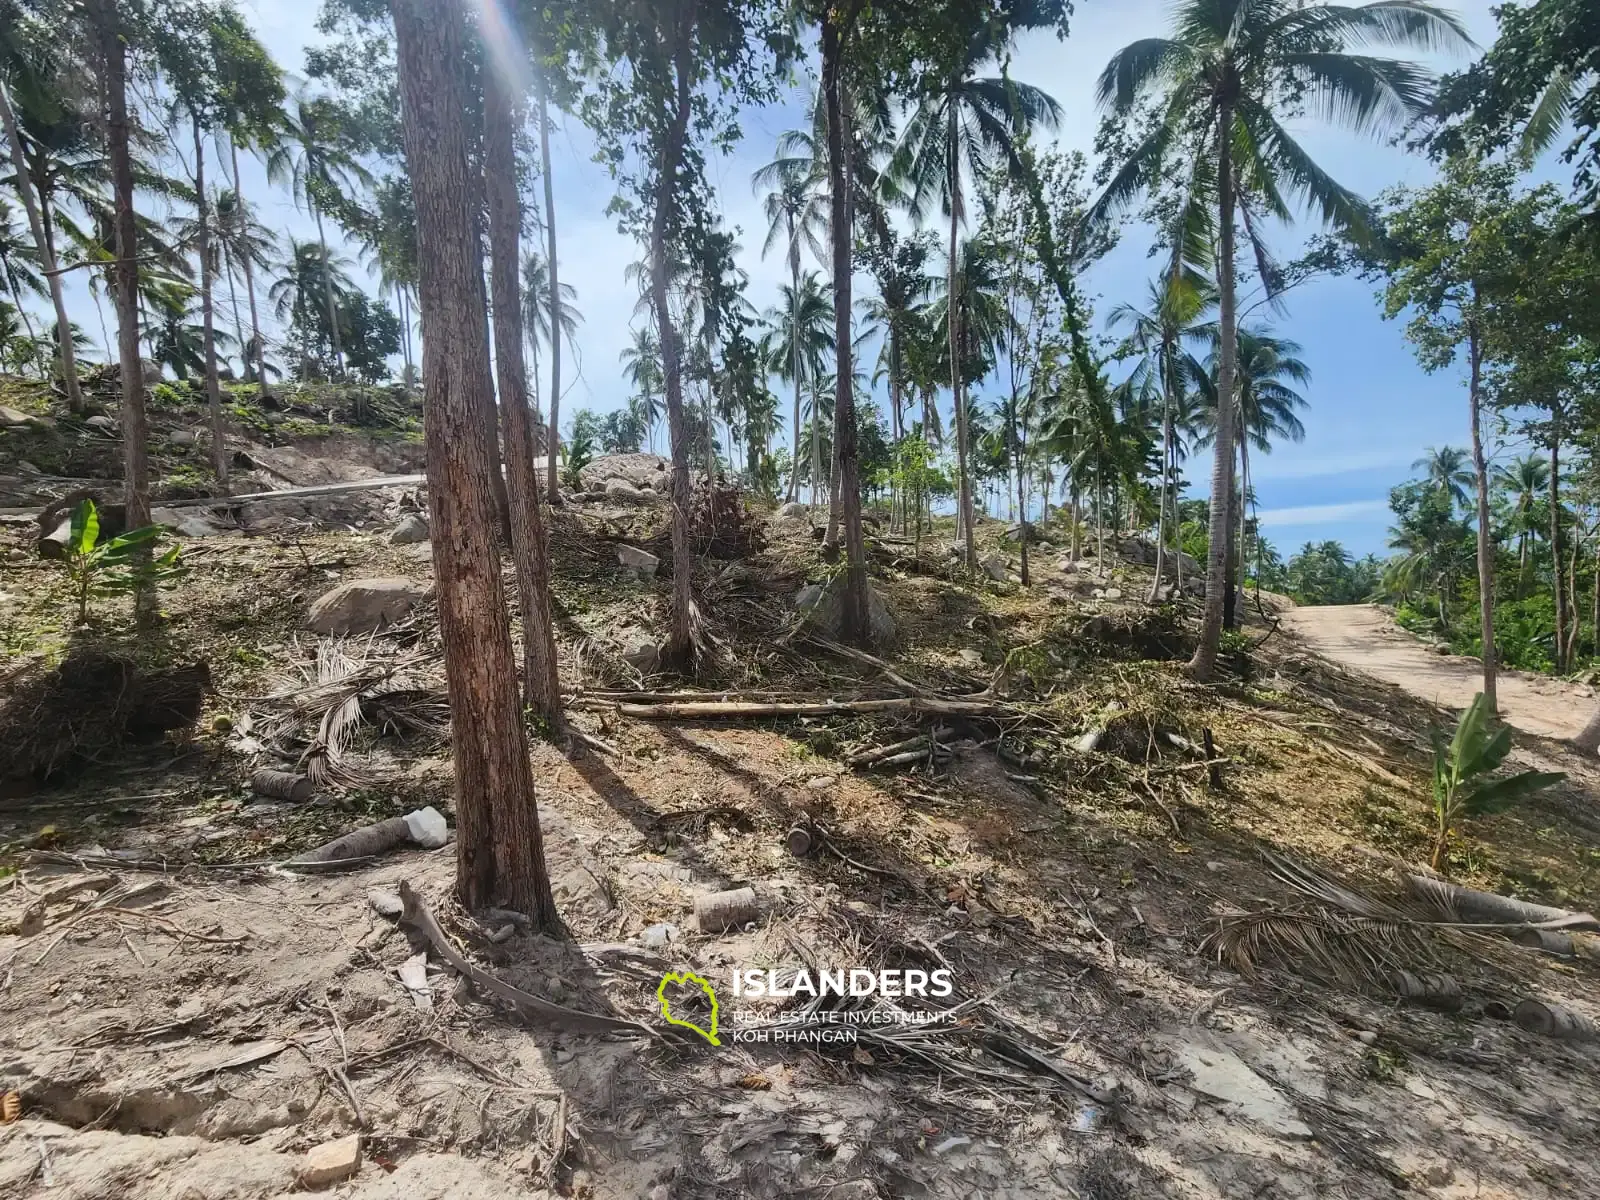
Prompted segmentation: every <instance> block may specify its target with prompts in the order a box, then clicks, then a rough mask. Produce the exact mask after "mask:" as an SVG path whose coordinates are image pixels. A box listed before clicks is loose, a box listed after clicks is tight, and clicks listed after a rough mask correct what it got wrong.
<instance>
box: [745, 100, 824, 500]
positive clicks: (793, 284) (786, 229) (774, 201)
mask: <svg viewBox="0 0 1600 1200" xmlns="http://www.w3.org/2000/svg"><path fill="white" fill-rule="evenodd" d="M814 150H815V142H814V139H812V138H811V137H810V136H809V135H807V134H803V133H801V132H799V131H797V130H791V131H789V132H788V133H785V134H783V135H782V136H780V137H779V138H778V146H777V154H776V157H774V158H773V160H772V161H771V162H770V163H767V164H766V165H765V166H764V167H761V168H760V169H759V170H757V171H756V172H755V174H754V175H752V176H751V179H750V182H751V185H752V186H753V187H754V188H755V189H756V192H757V194H758V195H759V194H760V193H761V192H762V190H763V189H765V192H766V194H765V197H764V198H763V200H762V211H763V213H764V214H765V215H766V218H767V236H766V240H765V241H764V242H762V244H761V257H763V258H765V257H766V256H767V253H768V251H770V250H771V249H772V248H773V247H774V246H776V245H778V243H779V242H780V241H781V242H782V243H783V248H784V257H785V259H786V260H787V261H788V264H789V295H788V299H789V303H790V304H791V306H792V305H797V304H799V303H800V300H801V288H800V249H801V247H802V246H804V247H805V248H806V249H808V250H810V251H811V255H812V257H813V258H815V259H816V260H817V261H818V262H819V263H822V262H826V261H827V246H826V244H825V239H826V237H827V229H828V202H827V196H826V195H825V194H824V192H823V190H822V187H821V183H822V179H821V178H820V177H819V174H818V166H819V164H818V163H817V161H816V158H815V155H814V153H813V152H814ZM800 325H801V320H800V315H799V313H798V312H796V311H791V313H790V326H791V327H796V328H797V327H799V326H800ZM789 350H790V353H791V355H798V354H799V353H800V350H801V346H800V339H798V338H794V339H790V345H789ZM801 374H802V372H801V366H800V362H799V359H798V358H794V359H792V360H791V361H790V363H789V366H788V373H787V374H786V375H784V376H783V378H785V379H787V380H789V382H790V383H792V384H793V385H794V449H795V456H796V458H798V457H799V453H800V384H801ZM798 479H799V472H798V471H796V472H791V473H790V476H789V495H788V498H789V499H790V500H794V499H795V496H796V491H795V488H796V481H797V480H798Z"/></svg>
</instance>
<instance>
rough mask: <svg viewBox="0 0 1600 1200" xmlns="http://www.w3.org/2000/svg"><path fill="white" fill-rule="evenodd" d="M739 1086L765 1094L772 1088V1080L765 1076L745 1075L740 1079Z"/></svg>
mask: <svg viewBox="0 0 1600 1200" xmlns="http://www.w3.org/2000/svg"><path fill="white" fill-rule="evenodd" d="M739 1086H740V1087H742V1088H749V1089H750V1090H751V1091H752V1092H764V1091H766V1090H767V1089H768V1088H769V1087H771V1086H772V1080H770V1079H768V1078H767V1077H766V1076H765V1075H754V1074H752V1075H744V1076H741V1077H740V1079H739Z"/></svg>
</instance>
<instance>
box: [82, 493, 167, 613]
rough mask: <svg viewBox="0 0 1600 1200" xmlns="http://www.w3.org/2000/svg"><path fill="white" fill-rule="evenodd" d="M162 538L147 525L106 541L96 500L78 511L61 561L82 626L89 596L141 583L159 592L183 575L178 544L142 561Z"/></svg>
mask: <svg viewBox="0 0 1600 1200" xmlns="http://www.w3.org/2000/svg"><path fill="white" fill-rule="evenodd" d="M162 533H163V530H162V528H161V526H159V525H146V526H144V527H143V528H141V529H130V530H128V532H127V533H124V534H121V535H119V536H117V537H114V538H110V539H108V540H106V541H103V542H102V541H101V540H100V513H99V511H98V510H96V508H95V506H94V501H93V500H84V501H83V502H81V503H80V504H79V505H78V507H77V508H76V509H74V510H73V513H72V529H71V533H70V535H69V536H68V538H67V547H66V555H65V557H63V558H62V560H61V562H62V565H63V567H64V568H65V570H66V573H67V585H68V587H69V589H70V591H71V595H72V599H73V602H74V603H76V604H77V606H78V624H79V625H82V624H83V623H84V622H85V621H87V620H88V619H89V597H91V596H97V595H107V594H110V593H112V592H126V591H132V590H134V589H135V588H137V587H139V586H140V585H142V584H146V585H148V586H151V587H154V586H157V585H159V584H161V583H165V582H166V581H168V580H170V579H172V578H174V577H175V576H176V575H178V573H179V572H180V571H181V570H182V567H180V566H179V564H178V554H179V552H180V551H181V550H182V547H181V546H176V545H174V546H173V547H171V548H170V549H169V550H167V552H166V553H165V554H162V555H161V556H160V557H159V558H157V557H154V556H153V553H152V557H151V558H150V560H149V561H140V559H139V555H138V550H139V548H140V547H141V546H152V547H153V545H154V543H155V542H156V541H157V540H159V539H160V538H161V536H162Z"/></svg>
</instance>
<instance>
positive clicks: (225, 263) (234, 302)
mask: <svg viewBox="0 0 1600 1200" xmlns="http://www.w3.org/2000/svg"><path fill="white" fill-rule="evenodd" d="M220 247H221V250H222V276H223V278H224V279H226V280H227V281H228V308H229V310H230V311H231V312H232V313H233V337H234V340H235V341H237V342H238V343H239V357H240V360H241V362H243V364H244V367H245V371H246V373H247V374H248V373H249V361H248V360H247V359H245V357H244V354H245V349H244V342H245V338H244V316H243V314H242V313H240V312H239V288H238V286H237V282H238V281H237V280H235V279H234V267H233V254H232V252H231V251H230V250H229V249H228V241H227V239H226V238H222V239H221V240H220ZM228 369H229V370H230V371H231V370H233V366H232V364H231V363H230V364H229V366H228Z"/></svg>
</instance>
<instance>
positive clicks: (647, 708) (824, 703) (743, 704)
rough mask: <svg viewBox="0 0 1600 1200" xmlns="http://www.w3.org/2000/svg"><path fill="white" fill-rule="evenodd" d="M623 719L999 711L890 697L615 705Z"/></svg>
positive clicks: (969, 703) (985, 705) (974, 703)
mask: <svg viewBox="0 0 1600 1200" xmlns="http://www.w3.org/2000/svg"><path fill="white" fill-rule="evenodd" d="M617 712H619V713H620V714H622V715H623V716H625V717H644V718H646V719H647V720H654V721H663V720H665V721H671V720H678V721H694V720H702V721H738V720H745V719H748V718H750V717H828V716H838V715H845V716H849V715H860V714H862V713H887V712H899V713H927V714H929V715H932V716H943V717H997V716H999V715H1001V712H1002V709H1001V707H1000V706H999V705H997V704H994V703H992V702H990V701H987V700H940V699H937V698H935V697H932V696H892V697H890V698H888V699H884V700H791V701H751V700H695V701H682V702H676V703H665V704H618V705H617Z"/></svg>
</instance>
